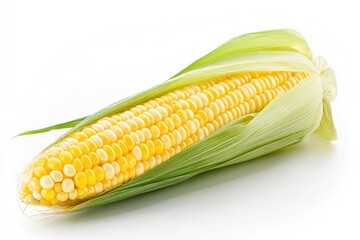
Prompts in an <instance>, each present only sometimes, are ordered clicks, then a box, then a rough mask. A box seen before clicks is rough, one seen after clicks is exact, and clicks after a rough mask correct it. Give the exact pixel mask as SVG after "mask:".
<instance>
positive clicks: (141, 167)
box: [135, 162, 145, 176]
mask: <svg viewBox="0 0 360 240" xmlns="http://www.w3.org/2000/svg"><path fill="white" fill-rule="evenodd" d="M135 172H136V176H140V175H142V174H143V173H144V172H145V170H144V164H143V163H142V162H138V163H137V165H136V167H135Z"/></svg>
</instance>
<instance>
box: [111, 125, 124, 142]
mask: <svg viewBox="0 0 360 240" xmlns="http://www.w3.org/2000/svg"><path fill="white" fill-rule="evenodd" d="M110 130H111V131H112V132H113V133H114V134H115V135H116V138H117V139H120V138H121V137H122V136H123V134H124V132H123V130H122V129H121V128H120V127H119V126H117V125H114V126H112V127H111V128H110ZM115 141H116V140H115Z"/></svg>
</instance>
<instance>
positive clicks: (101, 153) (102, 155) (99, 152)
mask: <svg viewBox="0 0 360 240" xmlns="http://www.w3.org/2000/svg"><path fill="white" fill-rule="evenodd" d="M96 153H97V155H98V156H99V159H100V163H104V162H107V161H108V159H109V158H108V155H107V153H106V152H105V150H104V149H102V148H99V149H97V150H96Z"/></svg>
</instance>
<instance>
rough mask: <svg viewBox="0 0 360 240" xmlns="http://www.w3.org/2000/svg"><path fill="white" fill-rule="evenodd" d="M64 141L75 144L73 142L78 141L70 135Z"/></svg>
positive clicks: (76, 142)
mask: <svg viewBox="0 0 360 240" xmlns="http://www.w3.org/2000/svg"><path fill="white" fill-rule="evenodd" d="M66 142H68V143H69V144H70V145H75V144H78V143H79V141H78V140H77V139H75V138H71V137H69V138H67V139H66Z"/></svg>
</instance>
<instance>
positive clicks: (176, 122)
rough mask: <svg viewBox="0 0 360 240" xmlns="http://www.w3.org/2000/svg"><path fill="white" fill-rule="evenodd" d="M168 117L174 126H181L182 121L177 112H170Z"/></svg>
mask: <svg viewBox="0 0 360 240" xmlns="http://www.w3.org/2000/svg"><path fill="white" fill-rule="evenodd" d="M170 118H171V120H172V121H173V122H174V125H175V128H178V127H180V126H181V124H182V121H181V118H180V117H179V116H178V115H177V114H172V115H171V116H170Z"/></svg>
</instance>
